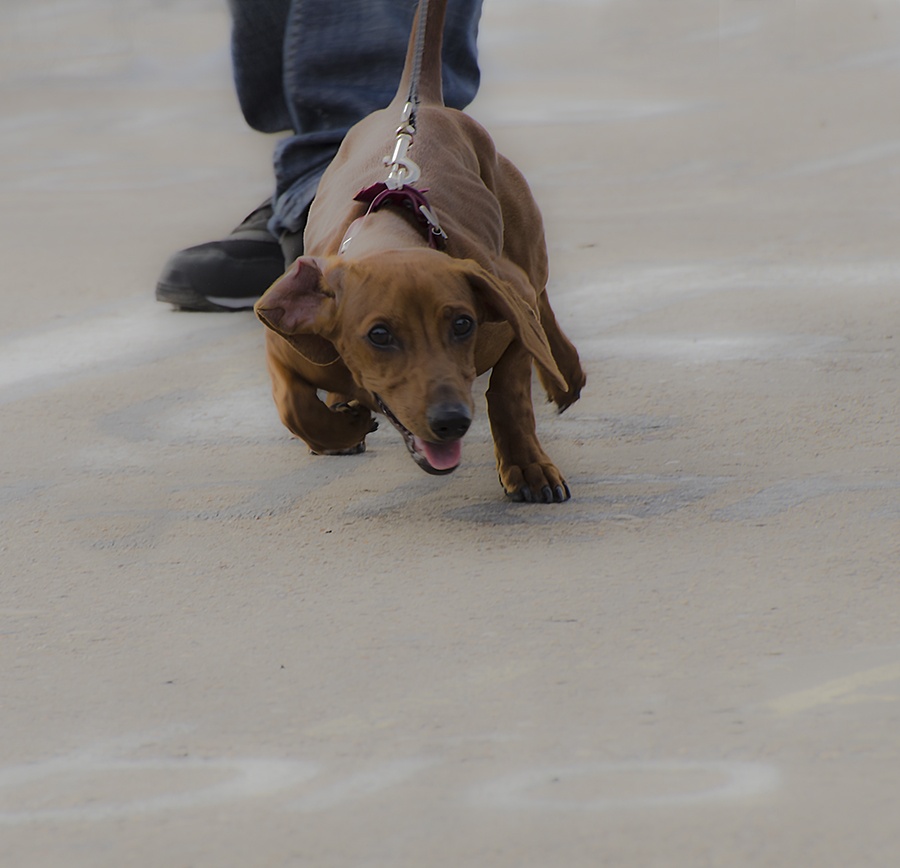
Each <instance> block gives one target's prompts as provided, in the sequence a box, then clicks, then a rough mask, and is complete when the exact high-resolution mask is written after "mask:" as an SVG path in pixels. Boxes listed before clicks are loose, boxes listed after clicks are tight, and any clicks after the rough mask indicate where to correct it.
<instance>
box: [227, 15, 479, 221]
mask: <svg viewBox="0 0 900 868" xmlns="http://www.w3.org/2000/svg"><path fill="white" fill-rule="evenodd" d="M481 3H482V0H450V2H449V5H448V9H447V21H446V25H445V28H444V45H443V60H444V100H445V102H446V103H447V105H449V106H452V107H453V108H460V109H461V108H465V106H467V105H468V104H469V103H470V102H471V101H472V99H473V98H474V97H475V93H476V91H477V90H478V84H479V71H478V59H477V53H476V44H475V43H476V38H477V35H478V21H479V18H480V16H481ZM229 6H230V8H231V13H232V18H233V23H234V26H233V30H232V43H231V47H232V59H233V63H234V80H235V86H236V88H237V95H238V101H239V103H240V106H241V111H242V112H243V114H244V117H245V118H246V120H247V123H249V124H250V126H251V127H253V128H254V129H257V130H260V131H261V132H266V133H275V132H281V131H284V130H288V131H290V132H291V135H290V136H289V137H288V138H286V139H284V140H283V141H281V142H280V143H279V144H278V146H277V147H276V149H275V156H274V163H275V196H274V212H275V213H274V216H273V217H272V220H271V221H270V222H269V229H270V231H271V232H272V233H273V234H274V235H275V236H276V237H281V235H283V234H284V233H286V232H288V233H293V232H298V231H300V230H302V228H303V224H304V222H305V219H306V209H307V208H308V207H309V203H310V202H312V199H313V196H315V193H316V187H317V186H318V184H319V179H320V178H321V177H322V173H323V172H324V171H325V169H326V167H327V166H328V164H329V163H330V162H331V160H332V158H333V157H334V155H335V153H336V152H337V149H338V146H339V145H340V143H341V141H342V140H343V138H344V136H345V134H346V133H347V130H348V129H349V128H350V127H351V126H352V125H353V124H355V123H356V122H357V121H358V120H360V119H362V118H363V117H365V116H366V115H367V114H369V113H371V112H372V111H375V110H376V109H380V108H384V107H385V106H386V105H387V104H388V103H389V102H390V101H391V99H393V97H394V94H395V93H396V92H397V85H398V83H399V81H400V72H401V70H402V68H403V59H404V57H405V54H406V45H407V42H408V41H409V32H410V29H411V27H412V20H413V15H414V13H415V9H416V0H229Z"/></svg>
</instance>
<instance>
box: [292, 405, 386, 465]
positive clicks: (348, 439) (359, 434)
mask: <svg viewBox="0 0 900 868" xmlns="http://www.w3.org/2000/svg"><path fill="white" fill-rule="evenodd" d="M377 428H378V422H377V421H376V420H375V418H374V417H373V416H372V413H371V412H370V411H369V410H368V409H367V408H366V407H363V406H362V405H361V404H359V403H358V402H357V401H347V402H341V403H337V404H333V405H332V406H330V407H329V408H328V417H327V424H326V425H320V428H319V430H318V431H317V432H316V433H317V436H316V437H315V438H311V437H306V436H305V437H304V438H303V439H304V440H306V445H307V446H309V451H310V452H311V453H312V454H313V455H359V454H360V453H362V452H365V451H366V436H367V435H368V434H371V433H372V432H373V431H375V430H376V429H377Z"/></svg>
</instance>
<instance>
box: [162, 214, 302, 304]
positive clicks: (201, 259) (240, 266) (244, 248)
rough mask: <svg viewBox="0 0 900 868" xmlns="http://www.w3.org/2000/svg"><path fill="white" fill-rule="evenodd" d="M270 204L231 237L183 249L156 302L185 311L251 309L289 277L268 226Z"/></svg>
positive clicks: (165, 269) (168, 267)
mask: <svg viewBox="0 0 900 868" xmlns="http://www.w3.org/2000/svg"><path fill="white" fill-rule="evenodd" d="M271 216H272V202H271V200H268V201H267V202H264V203H263V204H262V205H261V206H260V207H259V208H257V209H256V210H255V211H253V213H251V214H249V215H248V216H247V217H246V218H245V219H244V221H243V222H242V223H241V224H240V226H237V227H236V228H235V229H234V230H233V231H232V232H231V234H230V235H228V236H227V237H226V238H223V239H222V240H221V241H208V242H207V243H206V244H198V245H196V246H195V247H188V248H187V249H186V250H179V251H178V253H176V254H174V255H173V256H171V257H170V258H169V261H168V262H166V264H165V266H164V267H163V270H162V273H161V274H160V276H159V281H158V282H157V284H156V300H157V301H162V302H168V303H169V304H173V305H175V307H177V308H180V309H181V310H202V311H232V310H247V309H249V308H251V307H253V305H254V303H255V302H256V300H257V299H258V298H259V297H260V296H261V295H262V294H263V293H264V292H265V291H266V290H267V289H268V288H269V287H270V286H271V285H272V284H273V283H274V282H275V281H276V280H277V279H278V278H279V277H281V275H282V274H283V273H284V254H283V253H282V250H281V245H280V244H279V243H278V240H277V239H276V238H275V237H274V236H272V235H271V234H270V233H269V231H268V229H267V228H266V224H267V223H268V221H269V218H270V217H271Z"/></svg>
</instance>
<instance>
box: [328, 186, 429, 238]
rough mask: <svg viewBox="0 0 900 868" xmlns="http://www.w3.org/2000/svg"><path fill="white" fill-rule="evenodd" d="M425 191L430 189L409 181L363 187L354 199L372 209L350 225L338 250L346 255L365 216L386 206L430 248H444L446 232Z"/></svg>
mask: <svg viewBox="0 0 900 868" xmlns="http://www.w3.org/2000/svg"><path fill="white" fill-rule="evenodd" d="M426 192H427V190H418V189H416V188H415V187H410V186H409V185H406V184H404V185H403V186H401V187H399V188H397V189H392V188H390V187H388V185H387V184H385V183H378V184H372V185H371V186H370V187H366V188H364V189H363V190H360V191H359V193H357V194H356V196H355V197H354V198H355V199H356V200H357V201H358V202H368V203H369V209H368V211H366V213H365V215H364V216H363V217H360V218H358V219H356V220H354V221H353V222H352V223H351V224H350V226H349V227H348V229H347V231H346V233H344V238H343V240H342V241H341V245H340V248H339V250H338V253H340V254H346V253H347V250H348V249H349V247H350V243H351V241H353V239H354V238H356V237H357V235H358V234H359V231H360V229H361V228H362V226H363V224H364V222H365V220H366V218H368V217H369V216H370V215H372V214H375V213H376V212H378V211H379V210H380V209H381V208H383V207H385V206H390V210H391V211H393V212H395V213H399V214H402V215H404V216H405V217H407V218H408V219H407V222H408V223H409V224H410V225H413V226H414V227H415V228H416V229H417V230H418V231H419V233H420V234H421V236H422V237H423V238H424V239H425V240H426V241H427V242H428V246H429V247H431V248H432V249H434V250H443V248H444V244H445V243H446V241H447V234H446V233H445V232H444V230H443V229H442V228H441V224H440V222H439V221H438V218H437V215H436V214H435V213H434V211H432V210H431V206H430V205H429V204H428V200H427V199H426V198H425V193H426Z"/></svg>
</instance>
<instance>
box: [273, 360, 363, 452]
mask: <svg viewBox="0 0 900 868" xmlns="http://www.w3.org/2000/svg"><path fill="white" fill-rule="evenodd" d="M268 366H269V374H270V376H271V378H272V397H273V398H274V399H275V406H276V407H277V409H278V415H279V416H280V417H281V421H282V422H283V423H284V426H285V427H286V428H287V429H288V430H289V431H291V433H293V434H295V435H296V436H297V437H299V438H300V439H301V440H303V442H304V443H306V445H307V446H309V448H310V451H311V452H314V453H316V454H317V455H353V454H356V453H359V452H365V449H366V435H367V434H369V433H370V432H372V431H374V430H375V429H376V428H377V427H378V423H377V422H376V421H375V420H374V419H373V418H372V414H371V413H370V412H369V410H368V409H367V408H365V407H363V406H361V405H360V404H358V403H356V402H355V401H350V402H346V403H340V404H337V405H336V406H334V407H328V406H327V405H326V404H325V403H323V402H322V400H321V399H320V398H319V395H318V391H317V389H316V387H315V386H314V385H313V384H312V383H310V382H308V381H307V380H305V379H304V378H303V377H301V376H300V375H299V374H298V373H297V372H296V371H294V370H292V369H291V368H289V367H287V366H286V365H284V364H283V363H282V362H281V361H279V360H278V359H275V358H273V357H272V356H270V357H269V359H268Z"/></svg>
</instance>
